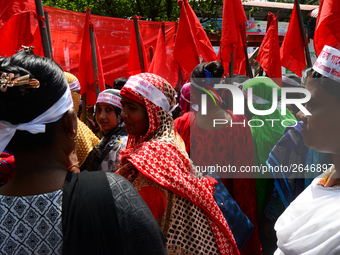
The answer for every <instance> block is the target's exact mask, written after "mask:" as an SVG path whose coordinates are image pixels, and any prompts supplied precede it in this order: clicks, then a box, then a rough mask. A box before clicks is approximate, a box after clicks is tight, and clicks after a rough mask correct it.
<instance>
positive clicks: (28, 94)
mask: <svg viewBox="0 0 340 255" xmlns="http://www.w3.org/2000/svg"><path fill="white" fill-rule="evenodd" d="M2 73H7V74H8V73H13V74H14V77H15V78H17V77H20V76H24V75H27V74H29V75H30V79H32V78H34V79H37V80H38V81H39V82H40V86H39V88H26V89H24V88H22V87H20V86H15V87H8V88H7V90H6V92H0V120H2V121H7V122H10V123H11V124H13V125H16V124H19V123H28V122H30V121H32V120H33V119H35V118H36V117H38V116H39V115H41V114H42V113H44V112H45V111H46V110H48V109H49V108H50V107H51V106H52V105H54V104H55V103H56V102H57V101H58V100H59V99H60V98H61V96H62V95H63V94H64V93H65V91H66V89H67V88H68V84H67V80H66V78H65V76H64V74H63V70H62V69H61V67H60V66H58V64H56V63H55V62H54V61H53V60H51V59H47V58H43V57H40V56H36V55H32V54H28V53H27V52H25V51H19V52H18V53H16V54H14V55H13V56H12V57H10V58H8V59H6V62H5V63H3V65H1V66H0V75H1V74H2ZM55 127H56V123H50V124H46V132H45V133H41V134H36V135H33V134H31V133H29V132H26V131H17V132H16V134H15V136H14V137H13V139H12V141H11V143H10V144H15V146H18V145H19V144H20V147H21V148H25V149H27V148H28V147H27V146H29V147H30V148H32V147H33V146H35V145H38V144H41V143H47V142H48V141H49V139H48V138H51V139H52V136H53V132H52V131H51V129H53V130H54V128H55ZM9 147H11V146H10V145H9Z"/></svg>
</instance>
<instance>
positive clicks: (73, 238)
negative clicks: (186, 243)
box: [0, 51, 166, 255]
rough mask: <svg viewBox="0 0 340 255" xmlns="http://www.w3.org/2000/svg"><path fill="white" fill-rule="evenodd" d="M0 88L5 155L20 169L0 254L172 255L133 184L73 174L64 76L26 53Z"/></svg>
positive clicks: (15, 59)
mask: <svg viewBox="0 0 340 255" xmlns="http://www.w3.org/2000/svg"><path fill="white" fill-rule="evenodd" d="M0 87H1V92H0V152H2V151H3V150H4V149H5V148H6V150H8V151H9V152H10V153H12V154H13V155H14V156H15V167H16V171H15V174H14V177H13V179H12V180H11V181H10V182H8V183H7V184H5V185H4V186H2V187H1V188H0V212H1V213H0V229H1V234H0V236H1V242H0V253H1V254H72V255H73V254H112V252H113V251H117V253H118V254H140V252H141V251H142V252H143V253H144V254H150V253H152V254H166V251H165V243H164V237H163V235H162V233H161V231H160V229H159V227H158V225H157V223H156V221H155V220H154V218H153V216H152V214H151V212H150V210H149V209H148V207H147V206H146V204H145V203H144V201H143V200H142V199H141V197H140V196H139V195H138V193H137V192H136V191H135V189H134V188H133V187H132V185H131V184H130V183H129V182H128V181H126V180H125V179H124V178H121V177H120V176H118V175H115V174H110V173H104V172H102V171H101V172H96V173H89V172H87V171H84V172H82V173H78V174H76V173H73V172H68V170H70V169H71V168H72V167H73V164H71V163H70V160H69V159H70V158H72V157H73V156H72V157H71V156H70V154H73V153H75V145H76V140H77V118H76V114H75V111H74V108H73V103H72V97H71V93H70V90H69V88H68V84H67V81H66V78H65V76H64V74H63V71H62V69H61V68H60V67H59V66H58V65H57V64H56V63H55V62H54V61H52V60H50V59H45V58H42V57H39V56H36V55H33V54H28V53H26V52H24V51H21V52H19V53H17V54H15V55H13V56H12V57H11V58H10V59H9V61H8V62H7V63H6V65H2V66H1V67H0ZM76 164H77V163H76ZM131 201H133V203H131ZM146 236H147V239H146Z"/></svg>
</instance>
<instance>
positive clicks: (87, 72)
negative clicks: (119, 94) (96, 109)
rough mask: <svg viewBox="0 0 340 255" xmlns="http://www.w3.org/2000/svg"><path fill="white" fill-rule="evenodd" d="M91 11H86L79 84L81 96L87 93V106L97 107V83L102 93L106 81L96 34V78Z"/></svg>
mask: <svg viewBox="0 0 340 255" xmlns="http://www.w3.org/2000/svg"><path fill="white" fill-rule="evenodd" d="M89 10H90V11H91V9H90V8H87V10H86V18H85V25H84V31H83V41H82V44H81V52H80V61H79V77H78V79H79V83H80V86H81V91H80V94H81V95H83V94H84V93H86V101H87V104H88V105H95V104H96V101H97V96H96V88H95V83H99V90H100V92H101V91H103V90H105V81H104V74H103V68H102V62H101V58H100V52H99V48H98V42H97V37H96V34H95V33H94V39H95V48H96V54H97V66H98V69H97V70H96V77H97V79H95V78H94V73H93V62H92V53H91V39H90V30H89V26H90V25H91V26H92V28H93V30H94V27H93V24H92V22H91V19H90V14H89V12H88V11H89Z"/></svg>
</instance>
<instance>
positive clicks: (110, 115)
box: [96, 103, 118, 133]
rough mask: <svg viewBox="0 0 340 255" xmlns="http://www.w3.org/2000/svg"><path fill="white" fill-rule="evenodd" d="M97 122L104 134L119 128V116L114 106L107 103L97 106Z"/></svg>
mask: <svg viewBox="0 0 340 255" xmlns="http://www.w3.org/2000/svg"><path fill="white" fill-rule="evenodd" d="M96 121H97V123H98V125H99V127H100V128H101V130H102V131H104V133H107V132H109V131H110V130H111V129H114V128H115V127H116V126H117V123H118V121H117V115H116V112H115V109H114V107H113V105H111V104H107V103H97V104H96Z"/></svg>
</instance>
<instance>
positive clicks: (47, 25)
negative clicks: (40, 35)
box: [44, 10, 53, 57]
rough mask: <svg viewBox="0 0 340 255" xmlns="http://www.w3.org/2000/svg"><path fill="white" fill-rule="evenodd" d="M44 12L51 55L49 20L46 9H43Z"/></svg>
mask: <svg viewBox="0 0 340 255" xmlns="http://www.w3.org/2000/svg"><path fill="white" fill-rule="evenodd" d="M44 14H45V19H46V27H47V36H48V41H49V43H50V51H51V56H52V57H53V48H52V38H51V29H50V20H49V18H48V11H46V10H44Z"/></svg>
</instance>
